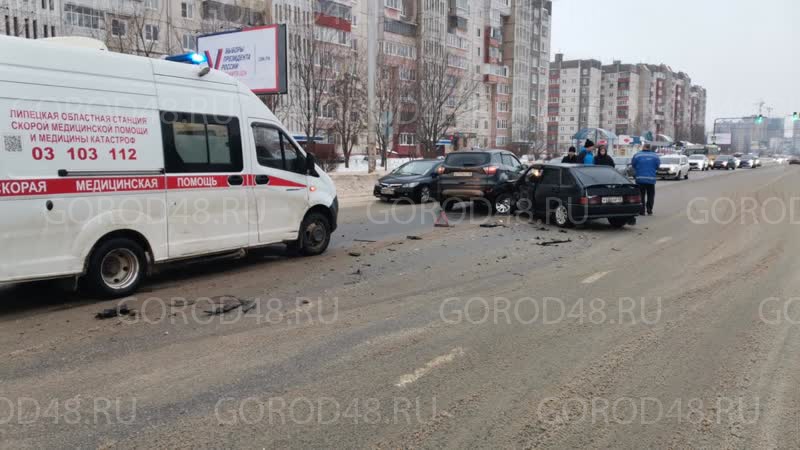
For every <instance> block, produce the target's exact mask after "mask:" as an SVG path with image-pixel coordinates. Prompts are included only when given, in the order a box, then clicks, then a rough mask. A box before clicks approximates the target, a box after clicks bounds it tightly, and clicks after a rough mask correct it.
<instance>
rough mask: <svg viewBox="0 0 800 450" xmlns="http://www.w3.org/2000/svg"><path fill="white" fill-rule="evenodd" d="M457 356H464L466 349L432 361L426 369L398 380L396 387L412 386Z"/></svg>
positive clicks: (455, 350) (459, 349)
mask: <svg viewBox="0 0 800 450" xmlns="http://www.w3.org/2000/svg"><path fill="white" fill-rule="evenodd" d="M456 356H464V349H463V348H461V347H456V348H454V349H453V350H451V351H450V353H448V354H446V355H442V356H438V357H436V358H434V359H433V360H431V361H428V363H427V364H425V366H424V367H420V368H419V369H417V370H415V371H414V373H409V374H407V375H403V376H402V377H400V378H399V379H398V380H397V383H396V384H395V386H397V387H404V386H405V385H407V384H411V383H413V382H415V381H417V380H419V379H420V378H422V377H424V376H425V375H427V374H428V373H429V372H430V371H431V370H433V369H435V368H437V367H439V366H441V365H442V364H447V363H449V362H451V361H453V360H454V359H456Z"/></svg>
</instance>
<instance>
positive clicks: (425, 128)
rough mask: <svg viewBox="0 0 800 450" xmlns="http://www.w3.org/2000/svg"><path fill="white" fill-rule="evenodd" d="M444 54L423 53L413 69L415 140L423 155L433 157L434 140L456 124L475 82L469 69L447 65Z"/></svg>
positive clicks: (467, 103)
mask: <svg viewBox="0 0 800 450" xmlns="http://www.w3.org/2000/svg"><path fill="white" fill-rule="evenodd" d="M446 56H447V55H445V58H436V57H435V56H434V55H430V56H428V55H426V56H423V57H421V58H420V62H419V67H418V69H417V83H416V91H415V100H416V107H417V120H416V125H417V127H416V128H417V140H418V141H419V143H420V145H421V146H422V152H423V156H425V157H426V158H430V157H435V155H436V143H437V142H439V139H441V138H442V137H444V136H445V133H446V132H447V130H448V129H449V128H451V127H454V126H455V125H456V122H457V120H458V118H459V117H460V115H461V114H463V113H464V111H465V110H466V109H467V108H466V107H467V105H469V104H470V99H471V98H472V95H473V94H474V92H475V90H476V89H477V86H478V82H477V80H475V79H473V78H470V72H468V71H464V70H461V69H455V68H452V67H449V66H448V63H447V57H446Z"/></svg>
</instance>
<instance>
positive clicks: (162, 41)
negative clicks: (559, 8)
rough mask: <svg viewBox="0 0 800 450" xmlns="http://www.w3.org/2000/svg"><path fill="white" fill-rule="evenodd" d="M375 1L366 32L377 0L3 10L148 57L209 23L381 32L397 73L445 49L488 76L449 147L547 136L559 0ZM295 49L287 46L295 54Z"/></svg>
mask: <svg viewBox="0 0 800 450" xmlns="http://www.w3.org/2000/svg"><path fill="white" fill-rule="evenodd" d="M372 1H375V2H376V5H375V6H376V7H377V8H378V14H377V15H378V34H377V36H369V35H368V21H369V20H370V18H369V16H368V11H369V4H368V0H130V1H126V0H98V1H92V2H88V1H86V0H28V1H24V2H23V1H21V0H20V1H17V2H15V3H10V4H6V6H5V7H3V6H0V9H2V10H3V15H4V16H5V17H4V18H5V21H4V22H0V27H2V28H0V32H3V33H5V34H8V35H15V36H21V37H28V38H31V39H34V38H40V37H51V36H66V35H78V36H87V37H92V38H96V39H99V40H101V41H103V42H105V43H106V45H107V46H108V47H109V49H111V50H114V51H121V52H126V53H133V54H139V55H143V56H150V57H161V56H163V55H166V54H175V53H181V52H184V51H191V50H194V49H195V38H196V36H197V35H199V34H204V33H211V32H218V31H224V30H231V29H236V28H241V27H247V26H257V25H263V24H267V23H281V24H287V32H288V36H287V42H288V43H289V45H290V46H291V45H292V44H293V43H296V44H300V43H302V42H303V40H304V39H309V38H310V39H314V40H324V41H325V44H326V45H327V46H328V47H327V48H329V49H332V48H334V46H335V47H336V48H340V49H342V50H344V49H349V50H351V51H352V52H355V53H357V54H359V55H366V54H367V43H368V41H369V40H370V39H377V41H378V44H379V45H378V49H379V67H380V68H381V70H388V71H389V72H391V73H394V76H395V77H396V79H397V80H398V81H402V82H410V83H413V82H414V81H416V80H415V79H416V77H418V76H419V74H420V73H421V71H420V70H419V69H420V68H419V65H420V64H422V63H423V60H424V58H438V59H439V60H440V61H446V62H447V67H448V73H449V74H450V75H451V76H455V77H462V78H464V79H466V80H469V81H470V82H473V81H474V82H476V83H477V84H478V85H477V88H476V89H474V90H473V92H472V93H471V95H472V96H473V98H472V99H471V100H470V102H469V104H468V105H467V107H466V108H462V109H463V111H461V112H460V113H459V114H457V117H456V118H455V120H454V121H453V123H450V124H449V126H448V128H447V130H446V133H445V136H444V138H445V139H444V140H445V141H450V142H451V145H450V148H449V149H450V150H452V149H455V148H465V147H498V148H508V149H520V150H523V151H524V150H527V149H528V148H529V147H530V146H531V144H532V143H533V142H534V141H537V140H541V137H539V136H543V132H544V131H545V126H546V121H545V120H544V119H545V116H546V114H547V109H546V106H547V104H546V99H547V83H548V80H547V74H548V65H549V60H550V35H551V33H550V28H551V15H552V1H551V0H372ZM40 2H41V5H40V4H39V3H40ZM309 28H313V30H312V32H309ZM312 36H313V37H312ZM293 55H294V53H293V52H289V58H290V59H291V58H292V57H294V56H293ZM289 67H290V68H291V67H293V63H292V61H289ZM292 72H293V71H292V70H289V86H290V88H289V93H288V94H286V95H284V96H283V98H281V99H280V100H276V99H272V104H274V105H275V108H276V112H277V111H279V110H281V108H282V106H286V105H288V104H290V103H292V102H291V99H290V98H288V97H291V96H292V95H293V93H294V94H296V91H293V85H295V86H296V84H297V82H298V79H297V74H296V73H292ZM411 94H412V93H408V94H406V95H404V98H403V103H404V106H403V107H402V108H400V111H399V113H398V114H397V117H393V118H392V124H391V127H388V128H390V129H391V134H392V136H391V148H392V150H393V151H394V152H396V154H399V155H408V154H418V144H419V143H418V138H417V131H416V127H415V124H414V114H415V111H414V110H415V107H414V99H413V95H411ZM453 101H455V99H453ZM329 113H330V114H329ZM335 113H336V112H335V111H334V110H333V109H325V110H324V111H322V112H321V116H323V117H322V120H321V121H320V122H319V124H320V130H319V133H318V136H317V138H319V139H321V140H322V141H324V142H328V143H336V142H337V137H336V133H334V131H333V128H332V126H331V122H332V120H331V117H327V116H328V115H331V114H335ZM279 115H280V116H282V117H281V118H282V119H285V120H286V123H287V126H288V127H289V128H290V129H291V131H293V132H296V133H297V134H301V132H302V131H303V130H302V128H303V127H302V126H301V124H300V122H301V121H300V120H299V118H298V114H297V113H296V112H294V113H293V112H291V111H288V110H287V109H286V108H284V110H283V112H281V113H280V114H279ZM595 115H597V114H595ZM359 141H362V140H359ZM365 144H366V139H363V142H359V150H363V148H364V147H365Z"/></svg>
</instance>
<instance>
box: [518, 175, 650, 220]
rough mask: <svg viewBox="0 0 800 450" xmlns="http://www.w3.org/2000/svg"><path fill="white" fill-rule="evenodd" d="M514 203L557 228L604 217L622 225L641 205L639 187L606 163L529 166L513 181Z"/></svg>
mask: <svg viewBox="0 0 800 450" xmlns="http://www.w3.org/2000/svg"><path fill="white" fill-rule="evenodd" d="M514 192H515V194H514V201H515V206H516V207H517V208H518V209H520V210H523V211H530V212H532V213H533V214H537V215H540V216H544V217H545V218H547V219H548V220H553V222H554V223H555V224H556V225H558V226H560V227H568V226H571V225H574V224H580V223H585V222H587V221H589V220H594V219H608V222H609V223H610V224H611V226H613V227H615V228H622V227H624V226H625V225H626V224H629V223H635V221H636V216H637V215H638V214H639V211H640V210H641V208H642V204H641V203H642V198H641V195H640V193H639V188H638V187H637V186H636V185H635V184H633V183H631V182H630V181H629V180H628V179H627V178H625V177H624V176H622V175H620V174H619V172H617V171H616V170H614V169H612V168H611V167H606V166H584V165H579V164H544V165H536V166H533V167H531V168H529V169H528V170H527V171H526V172H525V173H524V174H523V176H522V177H520V179H519V180H517V182H516V183H515V189H514Z"/></svg>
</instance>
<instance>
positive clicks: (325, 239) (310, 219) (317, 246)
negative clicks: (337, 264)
mask: <svg viewBox="0 0 800 450" xmlns="http://www.w3.org/2000/svg"><path fill="white" fill-rule="evenodd" d="M330 242H331V224H330V221H329V220H328V218H327V217H325V216H324V215H323V214H321V213H318V212H312V213H309V214H308V215H307V216H306V218H305V219H303V223H302V224H301V225H300V236H299V238H298V239H297V240H296V241H294V242H293V243H292V244H291V245H290V247H293V248H295V249H296V250H297V251H299V252H300V254H301V255H303V256H315V255H319V254H320V253H322V252H324V251H325V250H326V249H327V248H328V244H330Z"/></svg>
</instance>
